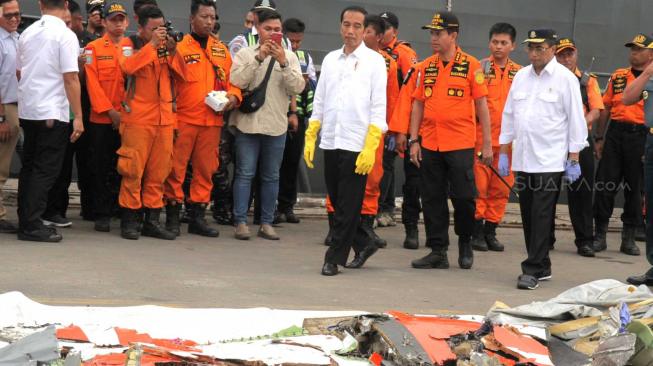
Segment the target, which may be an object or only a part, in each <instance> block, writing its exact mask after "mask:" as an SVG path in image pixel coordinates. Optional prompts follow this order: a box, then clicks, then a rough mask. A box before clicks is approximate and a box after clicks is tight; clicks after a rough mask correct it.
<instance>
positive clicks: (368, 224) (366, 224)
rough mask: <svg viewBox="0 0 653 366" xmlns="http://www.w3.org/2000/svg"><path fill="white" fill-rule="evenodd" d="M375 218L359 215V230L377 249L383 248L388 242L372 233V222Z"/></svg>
mask: <svg viewBox="0 0 653 366" xmlns="http://www.w3.org/2000/svg"><path fill="white" fill-rule="evenodd" d="M375 219H376V216H374V215H361V228H362V229H363V231H364V232H365V234H366V235H367V236H368V237H369V238H370V239H371V240H372V241H373V242H374V245H376V247H377V248H385V247H387V246H388V242H387V241H385V240H384V239H381V238H380V237H379V236H378V235H376V233H375V232H374V220H375Z"/></svg>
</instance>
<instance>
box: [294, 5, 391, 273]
mask: <svg viewBox="0 0 653 366" xmlns="http://www.w3.org/2000/svg"><path fill="white" fill-rule="evenodd" d="M365 15H367V11H365V9H363V8H361V7H358V6H350V7H348V8H346V9H345V10H343V12H342V14H341V16H340V23H341V24H340V35H341V36H342V39H343V42H344V46H343V47H342V48H341V49H338V50H335V51H332V52H331V53H329V54H328V55H327V56H326V57H325V58H324V61H323V62H322V76H321V77H320V80H319V82H318V84H317V90H316V92H315V100H314V102H313V114H312V116H311V119H310V121H309V125H308V128H307V130H306V139H305V147H304V160H305V161H306V164H307V165H308V167H309V168H313V156H314V152H315V142H316V140H317V134H318V132H319V131H320V129H321V130H322V133H321V141H320V148H321V149H322V150H324V164H325V167H324V175H325V180H326V186H327V191H328V193H329V197H330V198H331V202H332V203H333V206H334V209H335V212H334V214H335V215H334V224H333V243H332V244H331V246H330V247H329V249H328V250H327V252H326V255H325V257H324V265H323V267H322V275H324V276H334V275H336V274H338V265H341V266H344V265H345V264H346V262H347V257H348V256H349V251H350V249H351V247H352V245H353V247H354V252H355V254H356V259H357V260H356V261H357V262H359V263H365V261H366V260H367V259H368V258H369V257H370V256H372V255H373V254H374V253H375V252H376V250H377V249H378V248H377V247H376V245H374V242H372V241H367V240H366V241H356V242H354V237H355V236H356V231H357V230H359V222H360V211H361V207H362V204H363V197H364V196H365V184H366V182H367V174H369V173H370V171H371V170H372V167H373V166H374V160H375V157H376V149H377V147H378V146H379V143H380V141H381V136H382V134H383V133H384V132H385V131H386V130H387V128H388V126H387V124H386V85H387V78H385V77H382V78H381V77H379V75H385V74H386V65H385V61H384V59H383V57H382V56H381V55H380V54H379V53H378V52H375V51H373V50H371V49H369V48H367V47H366V46H365V44H363V36H364V32H365V26H364V23H365ZM361 237H363V236H362V235H361Z"/></svg>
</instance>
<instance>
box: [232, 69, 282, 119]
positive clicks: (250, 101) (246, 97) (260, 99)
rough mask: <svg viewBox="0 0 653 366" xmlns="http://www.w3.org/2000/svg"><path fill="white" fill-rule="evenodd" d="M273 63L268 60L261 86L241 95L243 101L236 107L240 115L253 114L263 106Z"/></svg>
mask: <svg viewBox="0 0 653 366" xmlns="http://www.w3.org/2000/svg"><path fill="white" fill-rule="evenodd" d="M275 62H276V60H275V59H271V60H270V64H269V65H268V70H267V71H266V72H265V77H264V78H263V81H261V84H259V85H258V86H257V87H256V88H254V89H252V90H251V91H246V92H244V93H243V101H242V103H240V107H238V110H239V111H241V112H242V113H254V112H256V111H258V110H259V109H260V108H261V107H262V106H263V104H265V93H266V89H267V88H268V81H270V75H271V74H272V69H273V68H274V63H275Z"/></svg>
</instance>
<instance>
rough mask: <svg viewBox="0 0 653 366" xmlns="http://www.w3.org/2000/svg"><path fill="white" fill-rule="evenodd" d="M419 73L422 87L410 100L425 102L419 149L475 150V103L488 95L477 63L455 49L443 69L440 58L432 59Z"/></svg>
mask: <svg viewBox="0 0 653 366" xmlns="http://www.w3.org/2000/svg"><path fill="white" fill-rule="evenodd" d="M420 70H421V78H422V80H421V82H420V83H421V84H420V86H419V87H417V89H415V93H414V94H413V97H414V98H415V99H417V100H419V101H422V102H424V118H423V120H422V123H421V126H420V135H421V136H422V147H424V148H425V149H428V150H431V151H442V152H446V151H453V150H463V149H472V148H474V145H475V142H476V107H475V104H474V101H475V100H476V99H479V98H482V97H485V96H487V93H488V91H487V86H486V85H485V77H484V74H483V70H481V65H480V63H479V62H478V60H477V59H476V58H474V57H473V56H471V55H469V54H467V53H465V52H463V51H462V50H461V49H460V48H457V49H456V54H455V56H454V58H453V59H452V60H450V61H449V62H448V63H447V65H446V66H445V65H444V63H443V62H442V60H441V59H440V56H439V55H433V56H431V57H429V58H427V59H426V60H424V61H423V62H422V64H421V67H420Z"/></svg>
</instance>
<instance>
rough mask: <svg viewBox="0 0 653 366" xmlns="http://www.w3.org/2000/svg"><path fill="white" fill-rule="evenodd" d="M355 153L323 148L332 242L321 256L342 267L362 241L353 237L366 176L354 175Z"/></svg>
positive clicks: (360, 246)
mask: <svg viewBox="0 0 653 366" xmlns="http://www.w3.org/2000/svg"><path fill="white" fill-rule="evenodd" d="M358 154H359V153H357V152H351V151H345V150H324V178H325V181H326V186H327V191H328V193H329V197H330V198H331V203H332V204H333V208H334V210H335V212H334V223H333V244H332V245H331V246H330V247H329V249H328V250H327V252H326V255H325V256H324V262H325V263H331V264H339V265H342V266H344V265H345V264H346V263H347V258H348V257H349V251H350V249H351V247H352V246H354V250H355V251H356V252H359V251H361V250H362V249H363V248H364V247H365V243H364V242H362V241H359V240H354V238H355V237H356V233H357V231H358V228H359V223H360V212H361V208H362V206H363V198H364V197H365V184H366V183H367V175H360V174H356V173H355V170H356V159H357V158H358Z"/></svg>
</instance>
